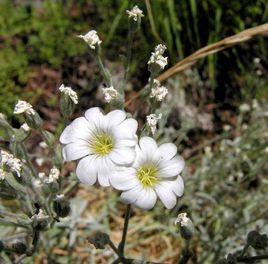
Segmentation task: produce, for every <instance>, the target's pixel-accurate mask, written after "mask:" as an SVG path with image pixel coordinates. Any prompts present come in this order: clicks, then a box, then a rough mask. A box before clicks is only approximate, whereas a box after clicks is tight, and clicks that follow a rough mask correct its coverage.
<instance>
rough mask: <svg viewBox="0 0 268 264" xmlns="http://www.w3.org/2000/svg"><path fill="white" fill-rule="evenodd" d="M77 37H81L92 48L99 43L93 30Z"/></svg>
mask: <svg viewBox="0 0 268 264" xmlns="http://www.w3.org/2000/svg"><path fill="white" fill-rule="evenodd" d="M78 37H79V38H82V39H83V40H84V41H85V42H86V43H87V44H88V45H89V47H90V48H91V49H93V50H95V49H96V47H98V46H99V45H100V44H101V40H100V38H99V36H98V34H97V31H95V30H90V31H89V32H88V33H87V34H85V35H79V36H78Z"/></svg>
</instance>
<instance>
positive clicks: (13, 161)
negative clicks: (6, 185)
mask: <svg viewBox="0 0 268 264" xmlns="http://www.w3.org/2000/svg"><path fill="white" fill-rule="evenodd" d="M0 165H1V166H0V168H1V171H0V172H1V176H0V178H1V179H4V178H5V174H6V172H8V171H11V172H15V173H16V175H17V176H18V177H20V172H21V168H22V161H21V160H20V159H17V158H15V157H14V156H13V155H12V154H10V153H8V152H6V151H4V150H1V156H0Z"/></svg>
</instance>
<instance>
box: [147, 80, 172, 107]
mask: <svg viewBox="0 0 268 264" xmlns="http://www.w3.org/2000/svg"><path fill="white" fill-rule="evenodd" d="M167 94H168V89H167V88H166V87H165V86H161V85H160V82H159V81H158V80H157V79H154V81H153V86H152V90H151V94H150V97H151V98H155V99H156V100H157V101H159V102H162V101H163V100H164V98H165V97H166V96H167Z"/></svg>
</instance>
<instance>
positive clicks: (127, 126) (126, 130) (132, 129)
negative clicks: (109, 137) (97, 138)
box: [116, 118, 138, 138]
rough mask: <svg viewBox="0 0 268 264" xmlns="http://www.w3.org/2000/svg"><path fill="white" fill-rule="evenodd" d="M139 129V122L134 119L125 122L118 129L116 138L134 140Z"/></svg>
mask: <svg viewBox="0 0 268 264" xmlns="http://www.w3.org/2000/svg"><path fill="white" fill-rule="evenodd" d="M137 129H138V122H137V121H136V120H135V119H133V118H128V119H126V120H124V121H123V122H122V123H121V124H120V125H119V126H118V127H117V128H116V137H118V138H129V137H130V138H132V137H133V135H135V134H136V132H137Z"/></svg>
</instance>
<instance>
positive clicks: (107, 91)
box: [102, 86, 119, 103]
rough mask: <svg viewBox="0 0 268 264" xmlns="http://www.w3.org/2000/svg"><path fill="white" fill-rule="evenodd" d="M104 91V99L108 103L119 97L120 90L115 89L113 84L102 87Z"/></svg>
mask: <svg viewBox="0 0 268 264" xmlns="http://www.w3.org/2000/svg"><path fill="white" fill-rule="evenodd" d="M102 92H103V94H104V100H105V101H106V102H107V103H110V102H111V101H112V100H115V99H117V98H118V95H119V93H118V91H117V90H115V89H114V87H113V86H111V87H107V88H102Z"/></svg>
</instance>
